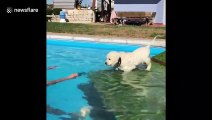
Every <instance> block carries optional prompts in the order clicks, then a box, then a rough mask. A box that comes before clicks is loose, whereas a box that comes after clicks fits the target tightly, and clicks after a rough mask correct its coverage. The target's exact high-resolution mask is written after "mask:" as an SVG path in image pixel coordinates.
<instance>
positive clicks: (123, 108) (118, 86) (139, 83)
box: [80, 63, 166, 120]
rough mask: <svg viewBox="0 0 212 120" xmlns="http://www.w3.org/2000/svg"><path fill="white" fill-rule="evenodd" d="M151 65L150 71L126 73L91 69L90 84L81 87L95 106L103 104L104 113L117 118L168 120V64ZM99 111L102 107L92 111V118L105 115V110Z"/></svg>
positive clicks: (119, 119)
mask: <svg viewBox="0 0 212 120" xmlns="http://www.w3.org/2000/svg"><path fill="white" fill-rule="evenodd" d="M152 64H153V65H152V66H153V67H152V70H151V71H150V72H147V71H145V70H134V71H132V72H129V73H127V74H123V73H121V72H119V71H112V70H102V71H96V72H91V73H89V78H90V80H91V82H90V84H89V85H81V87H80V88H81V89H82V90H83V91H84V93H85V95H86V96H87V98H86V99H88V101H89V104H90V105H91V106H95V105H96V106H97V108H101V107H103V106H104V108H105V109H104V111H107V112H105V115H106V113H107V114H109V113H110V112H111V114H112V113H113V114H114V115H115V118H116V119H117V120H146V119H148V120H165V113H166V112H165V67H164V66H161V65H159V64H156V63H152ZM83 86H84V87H83ZM94 91H95V92H94ZM99 96H100V97H99ZM100 101H103V102H102V103H101V102H100ZM97 111H99V110H96V111H95V112H93V117H92V118H95V117H96V116H98V115H99V114H102V111H100V112H99V113H98V112H97ZM103 113H104V112H103ZM100 118H102V117H100ZM115 118H114V119H115ZM96 120H101V119H96ZM105 120H113V119H110V118H107V119H105Z"/></svg>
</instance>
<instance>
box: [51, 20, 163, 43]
mask: <svg viewBox="0 0 212 120" xmlns="http://www.w3.org/2000/svg"><path fill="white" fill-rule="evenodd" d="M165 31H166V27H153V26H133V25H123V26H115V25H99V24H82V23H56V22H47V32H53V33H69V34H84V35H98V36H110V37H125V38H148V39H152V38H154V37H155V35H159V37H158V38H160V39H165V37H166V34H165Z"/></svg>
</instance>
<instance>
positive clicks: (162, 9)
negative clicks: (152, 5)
mask: <svg viewBox="0 0 212 120" xmlns="http://www.w3.org/2000/svg"><path fill="white" fill-rule="evenodd" d="M165 1H166V0H161V1H160V2H159V3H158V4H157V11H156V16H155V19H154V23H162V24H164V25H165V24H166V3H165Z"/></svg>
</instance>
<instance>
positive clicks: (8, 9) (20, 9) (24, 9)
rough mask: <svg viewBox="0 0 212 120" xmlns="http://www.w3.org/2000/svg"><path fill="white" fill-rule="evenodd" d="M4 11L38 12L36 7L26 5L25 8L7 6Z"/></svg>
mask: <svg viewBox="0 0 212 120" xmlns="http://www.w3.org/2000/svg"><path fill="white" fill-rule="evenodd" d="M6 12H7V13H8V14H11V13H15V12H19V13H32V12H38V9H36V8H30V7H27V8H12V7H7V10H6Z"/></svg>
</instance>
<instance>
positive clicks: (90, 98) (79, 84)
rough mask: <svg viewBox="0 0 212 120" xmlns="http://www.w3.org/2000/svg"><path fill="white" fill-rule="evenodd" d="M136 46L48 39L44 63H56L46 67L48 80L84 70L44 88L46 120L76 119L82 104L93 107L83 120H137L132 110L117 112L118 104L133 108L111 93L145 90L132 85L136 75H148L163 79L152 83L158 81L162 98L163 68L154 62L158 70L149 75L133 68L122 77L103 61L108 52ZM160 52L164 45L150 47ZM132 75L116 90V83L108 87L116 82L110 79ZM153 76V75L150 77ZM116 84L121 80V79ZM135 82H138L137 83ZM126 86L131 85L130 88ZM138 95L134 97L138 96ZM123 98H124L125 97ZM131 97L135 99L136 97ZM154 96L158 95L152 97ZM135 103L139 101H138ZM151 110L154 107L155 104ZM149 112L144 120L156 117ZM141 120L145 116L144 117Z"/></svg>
mask: <svg viewBox="0 0 212 120" xmlns="http://www.w3.org/2000/svg"><path fill="white" fill-rule="evenodd" d="M138 47H140V45H127V44H115V43H98V42H87V41H74V40H55V39H47V66H58V67H57V68H55V69H52V70H47V80H48V81H51V80H55V79H58V78H64V77H67V76H69V75H70V74H72V73H77V72H85V73H87V74H85V75H83V76H80V77H77V78H76V79H74V80H68V81H64V82H61V83H58V84H55V85H52V86H48V87H47V120H78V119H79V112H80V109H81V108H82V107H85V106H91V107H92V108H93V109H92V110H91V112H90V114H89V115H88V116H87V117H86V118H85V120H116V119H117V120H122V119H123V118H122V117H121V116H126V120H127V119H128V120H133V119H137V118H138V117H139V116H137V117H136V118H133V117H132V116H131V114H134V115H133V116H136V115H135V114H137V113H135V112H134V113H130V112H124V111H121V112H120V111H119V110H118V108H119V109H120V106H123V107H124V108H122V109H129V110H130V109H132V108H130V106H129V105H126V104H125V103H123V104H122V103H116V102H117V101H120V99H116V98H114V96H119V97H120V94H123V93H124V92H123V93H120V92H121V91H120V90H123V88H124V89H125V90H127V91H126V92H125V93H126V94H127V93H128V92H134V90H135V91H136V92H138V93H139V92H140V91H139V90H141V89H142V91H144V89H143V88H138V89H137V88H133V87H134V86H132V85H134V83H136V82H138V78H139V77H141V76H148V77H150V78H147V79H152V75H153V76H158V77H157V78H160V79H162V80H160V81H157V82H155V80H153V81H154V83H156V84H157V85H156V86H158V85H159V84H160V85H159V87H160V88H161V85H162V89H161V91H160V92H162V93H160V95H161V94H162V95H163V97H165V67H163V66H160V65H157V64H153V66H154V65H155V66H158V67H157V69H154V70H155V71H154V70H153V72H152V74H150V75H148V74H149V73H147V72H144V71H143V72H138V71H135V72H134V73H133V74H130V75H129V76H126V77H127V78H121V77H120V76H119V75H120V74H119V73H116V72H114V71H111V70H110V67H108V66H106V65H105V64H104V62H105V56H106V54H107V53H108V52H109V51H111V50H115V51H127V52H130V51H133V50H135V49H136V48H138ZM163 51H165V48H161V47H152V48H151V56H154V55H157V54H159V53H161V52H163ZM153 73H154V74H153ZM161 74H162V75H161ZM131 77H132V78H133V79H134V78H135V77H136V79H135V80H134V81H132V83H129V82H128V83H127V82H125V83H124V82H123V81H122V83H123V84H122V85H121V86H120V85H119V87H120V89H119V90H118V89H117V86H110V85H113V84H116V83H112V82H115V81H116V82H117V81H119V80H120V79H132V78H131ZM116 78H117V79H116ZM153 79H156V78H155V77H153ZM107 80H109V81H107ZM150 81H151V80H150ZM110 83H111V84H110ZM118 83H120V81H119V82H118ZM152 83H153V82H152ZM107 84H110V85H107ZM136 84H137V85H139V84H140V83H136ZM147 84H148V83H145V85H147ZM126 85H128V87H126ZM129 85H131V87H130V88H129ZM142 85H143V84H142ZM142 85H141V86H142ZM153 86H154V85H153ZM106 87H110V88H114V89H116V90H115V92H114V91H111V90H110V89H109V88H106ZM122 87H123V88H122ZM137 87H138V86H137ZM126 88H127V89H126ZM154 89H155V87H154ZM107 90H109V91H107ZM151 90H152V89H151ZM151 90H149V91H151ZM153 91H158V90H153ZM111 92H112V93H111ZM109 93H110V94H109ZM113 93H114V94H113ZM119 93H120V94H119ZM152 93H153V92H151V94H152ZM108 94H109V95H108ZM138 96H139V95H138ZM138 96H137V98H139V97H138ZM153 96H154V95H153ZM155 96H158V95H155ZM131 97H132V96H131ZM120 98H121V97H120ZM123 98H124V99H127V98H125V97H123ZM132 98H133V99H134V98H135V99H137V98H136V96H134V97H132ZM155 98H157V97H154V98H151V99H155ZM108 99H109V100H108ZM139 99H140V98H139ZM163 99H164V98H163ZM126 101H127V100H126ZM131 102H133V101H131ZM135 102H139V100H138V101H135ZM163 104H164V103H163ZM163 104H162V105H163ZM160 105H161V104H160ZM156 106H157V105H156ZM117 107H118V108H117ZM163 107H164V106H163ZM136 108H137V107H136ZM142 109H143V107H141V111H142ZM150 109H154V107H152V108H150ZM157 109H158V108H157ZM145 110H146V108H145V109H143V111H144V112H145ZM153 111H154V110H153ZM150 113H151V112H148V113H147V114H148V115H147V116H145V119H149V120H153V119H155V117H152V116H151V114H150ZM139 114H140V113H139ZM148 116H150V117H148ZM157 118H158V120H162V119H163V118H164V117H163V116H162V117H161V116H160V117H157ZM142 119H144V117H143V118H142Z"/></svg>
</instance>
